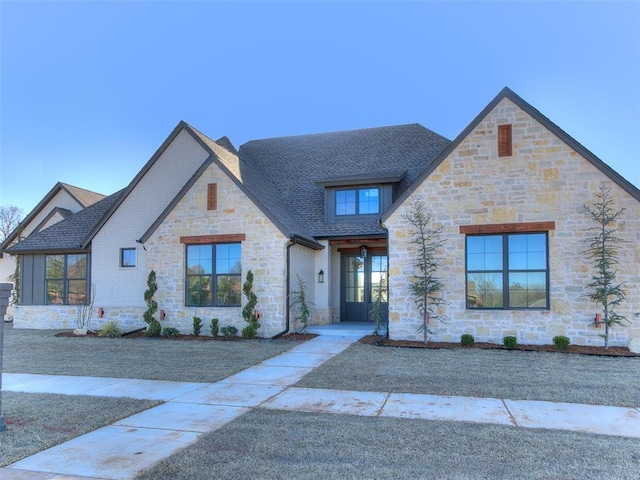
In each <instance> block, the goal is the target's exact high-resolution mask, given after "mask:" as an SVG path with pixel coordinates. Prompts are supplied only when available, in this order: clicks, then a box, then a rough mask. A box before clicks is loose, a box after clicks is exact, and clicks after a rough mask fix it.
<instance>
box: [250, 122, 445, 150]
mask: <svg viewBox="0 0 640 480" xmlns="http://www.w3.org/2000/svg"><path fill="white" fill-rule="evenodd" d="M415 126H417V127H421V128H424V129H425V130H429V131H430V132H433V130H430V129H428V128H427V127H425V126H424V125H421V124H420V123H418V122H413V123H402V124H399V125H382V126H378V127H363V128H349V129H343V130H332V131H329V132H314V133H302V134H299V135H284V136H279V137H266V138H255V139H251V140H248V141H247V142H245V143H243V144H242V145H240V148H242V147H243V146H244V145H247V144H249V143H253V142H262V141H270V140H284V139H292V138H303V137H319V136H322V135H337V134H341V133H342V134H343V133H356V132H362V133H364V132H370V131H374V130H388V129H394V128H401V127H415ZM433 133H436V132H433ZM436 134H437V133H436ZM437 135H439V134H437ZM443 138H444V137H443Z"/></svg>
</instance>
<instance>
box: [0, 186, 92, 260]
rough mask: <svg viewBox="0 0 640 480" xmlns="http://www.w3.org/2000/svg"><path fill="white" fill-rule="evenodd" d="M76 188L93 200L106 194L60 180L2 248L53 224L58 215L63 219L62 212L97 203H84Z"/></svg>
mask: <svg viewBox="0 0 640 480" xmlns="http://www.w3.org/2000/svg"><path fill="white" fill-rule="evenodd" d="M76 190H77V191H82V192H84V194H85V197H86V198H85V200H87V201H88V199H89V198H90V197H91V199H92V200H96V199H97V201H99V200H101V199H103V198H104V195H101V194H99V193H95V192H90V191H88V190H83V189H78V188H77V187H73V186H71V185H67V184H65V183H61V182H58V183H56V184H55V185H54V186H53V188H52V189H51V190H49V192H48V193H47V194H46V195H45V196H44V197H43V198H42V200H41V201H40V202H39V203H38V205H36V206H35V207H34V208H33V210H31V212H29V213H28V214H27V216H26V217H25V218H24V219H23V220H22V222H20V225H18V227H17V228H16V229H15V230H14V231H13V233H12V234H11V235H9V236H8V237H7V239H6V240H5V242H4V243H3V244H2V245H0V249H4V248H7V247H8V246H9V245H11V244H12V243H13V242H15V240H16V239H17V238H18V237H23V238H25V237H28V236H29V235H32V234H34V233H37V232H39V231H41V230H43V228H46V227H45V225H46V226H51V225H53V223H54V222H52V221H51V218H52V217H56V218H58V219H59V220H61V219H63V218H60V215H61V216H62V217H65V215H66V214H65V213H61V212H69V213H77V212H79V211H80V210H82V209H84V208H85V207H87V206H89V205H91V204H93V203H95V202H93V203H89V204H88V205H85V204H83V203H82V202H81V201H80V200H79V199H78V198H77V196H76V195H73V194H72V192H76V193H77V191H76ZM58 209H59V210H58ZM66 216H68V215H66ZM65 218H66V217H65Z"/></svg>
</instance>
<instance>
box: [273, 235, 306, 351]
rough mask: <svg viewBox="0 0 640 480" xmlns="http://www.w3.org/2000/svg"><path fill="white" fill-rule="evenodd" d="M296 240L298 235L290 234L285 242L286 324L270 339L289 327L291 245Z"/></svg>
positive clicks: (295, 242) (282, 333) (275, 337)
mask: <svg viewBox="0 0 640 480" xmlns="http://www.w3.org/2000/svg"><path fill="white" fill-rule="evenodd" d="M297 243H299V242H298V237H297V236H296V235H292V236H291V238H290V239H289V243H288V244H287V275H286V277H287V278H286V282H287V285H286V288H285V290H286V293H285V298H286V299H287V306H286V307H285V312H286V313H285V319H286V324H285V327H284V330H283V331H281V332H280V333H276V334H275V335H274V336H273V337H271V339H272V340H275V339H277V338H279V337H281V336H282V335H284V334H286V333H288V332H289V327H290V326H291V281H290V280H291V247H293V246H294V245H296V244H297Z"/></svg>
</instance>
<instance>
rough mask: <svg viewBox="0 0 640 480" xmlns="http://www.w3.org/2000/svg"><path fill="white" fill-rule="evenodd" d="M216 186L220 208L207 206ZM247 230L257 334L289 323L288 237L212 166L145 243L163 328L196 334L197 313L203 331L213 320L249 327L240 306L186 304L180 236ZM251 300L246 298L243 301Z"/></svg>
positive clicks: (245, 251)
mask: <svg viewBox="0 0 640 480" xmlns="http://www.w3.org/2000/svg"><path fill="white" fill-rule="evenodd" d="M209 183H216V184H217V198H218V202H217V203H218V204H217V210H207V185H208V184H209ZM224 234H244V235H245V236H246V239H245V241H243V242H242V282H243V283H244V280H245V278H246V272H247V271H248V270H251V271H252V272H253V275H254V292H255V294H256V295H257V297H258V304H257V306H256V308H257V310H258V311H259V312H260V314H261V318H260V323H261V325H262V326H261V328H260V330H259V331H258V335H259V336H262V337H269V336H272V335H275V334H276V333H279V332H280V331H282V330H283V329H284V326H285V307H286V300H285V275H286V272H285V270H286V257H285V256H286V245H287V244H288V239H287V238H286V237H285V236H284V235H283V234H282V233H281V232H280V231H279V230H278V229H277V228H276V227H275V226H274V225H273V223H272V222H271V221H270V220H269V219H268V218H266V217H265V215H264V214H263V213H262V212H261V211H260V210H259V209H258V208H257V207H256V206H255V205H254V204H253V203H252V202H251V201H250V200H249V199H248V198H247V197H246V196H245V194H244V193H243V192H242V191H241V190H240V188H238V186H237V185H236V184H235V183H234V182H233V181H232V180H231V179H230V178H229V177H227V175H225V174H224V173H223V172H221V171H220V170H219V168H218V167H217V166H216V165H215V164H212V165H210V166H209V168H208V169H207V170H206V171H205V172H204V173H203V174H202V176H201V177H200V178H199V179H198V181H197V182H196V183H195V184H194V185H193V186H192V187H191V189H190V190H189V192H187V194H186V195H185V196H184V197H183V198H182V199H181V200H180V202H179V203H178V204H177V205H176V207H175V208H174V209H173V211H172V212H171V213H170V214H169V215H168V216H167V218H166V219H165V220H164V222H162V224H161V225H160V226H159V227H158V229H157V230H156V231H155V232H154V233H153V235H152V236H151V238H150V239H149V240H148V241H147V243H146V244H145V248H146V249H147V271H149V270H152V269H153V270H155V272H156V275H157V282H158V291H157V293H156V296H155V299H156V301H157V302H158V308H159V309H163V310H164V311H165V312H166V318H165V320H164V321H163V322H162V325H163V326H166V327H175V328H177V329H178V330H180V332H181V333H191V331H192V322H193V317H194V316H198V317H200V318H201V319H202V321H203V329H202V334H209V322H210V321H211V319H212V318H218V319H219V321H220V326H221V327H222V326H226V325H232V326H235V327H236V328H238V331H239V332H240V331H242V328H243V327H244V326H246V323H245V322H244V319H243V318H242V308H241V307H186V306H185V256H186V248H185V245H184V244H181V243H180V237H181V236H195V235H224ZM245 301H246V299H245V298H244V295H243V297H242V304H243V305H244V303H245Z"/></svg>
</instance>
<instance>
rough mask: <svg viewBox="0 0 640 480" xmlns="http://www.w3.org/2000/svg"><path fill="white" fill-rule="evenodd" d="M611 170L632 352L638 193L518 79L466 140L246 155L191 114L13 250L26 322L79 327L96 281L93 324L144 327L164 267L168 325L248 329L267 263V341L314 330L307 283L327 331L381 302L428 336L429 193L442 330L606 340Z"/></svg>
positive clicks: (392, 331)
mask: <svg viewBox="0 0 640 480" xmlns="http://www.w3.org/2000/svg"><path fill="white" fill-rule="evenodd" d="M602 182H604V183H605V184H606V185H607V186H608V187H609V188H610V189H611V191H612V193H613V196H614V197H615V199H616V202H617V204H618V206H619V207H624V208H625V209H626V211H625V215H624V217H623V219H622V220H621V221H620V222H618V225H617V227H618V229H619V234H620V236H622V237H624V238H625V239H626V240H628V242H627V243H625V244H624V245H623V246H622V247H621V249H620V256H621V261H620V265H619V267H620V268H619V272H618V275H619V279H620V280H621V281H625V282H626V288H627V300H628V301H627V302H626V303H625V304H623V305H622V306H621V307H620V308H619V313H621V314H622V315H625V316H626V317H627V319H628V320H629V321H630V325H629V326H628V327H627V328H620V327H616V328H614V329H613V331H612V336H611V344H612V345H626V343H627V342H628V340H629V339H630V338H631V337H638V336H640V318H638V316H636V315H635V312H636V311H638V310H640V308H639V306H638V305H637V303H636V302H637V299H638V298H640V295H639V294H640V272H639V270H638V268H637V266H638V265H639V262H640V252H639V249H638V244H639V241H640V191H639V190H638V189H637V188H636V187H634V186H633V185H631V184H630V183H629V182H627V181H626V180H625V179H624V178H622V177H621V176H620V175H618V174H617V173H615V172H614V171H613V170H612V169H611V168H610V167H608V166H607V165H606V164H604V163H603V162H602V161H601V160H599V159H598V158H597V157H595V156H594V155H593V154H592V153H590V152H589V151H588V150H586V149H585V148H584V147H583V146H581V145H580V144H579V143H578V142H576V141H575V140H573V139H572V138H571V137H569V136H568V135H567V134H566V133H565V132H563V131H562V130H561V129H560V128H558V127H557V126H556V125H554V124H553V123H552V122H551V121H549V120H548V119H547V118H546V117H544V116H543V115H542V114H541V113H540V112H538V111H537V110H535V109H534V108H533V107H531V106H530V105H529V104H528V103H526V102H525V101H524V100H522V99H521V98H520V97H518V96H517V95H516V94H514V93H513V92H512V91H511V90H509V89H507V88H505V89H504V90H503V91H502V92H500V93H499V94H498V96H497V97H496V98H495V99H494V100H493V101H492V102H491V103H490V104H489V105H488V106H487V107H486V108H485V109H484V110H483V111H482V112H481V113H480V114H479V115H478V117H476V119H474V120H473V121H472V122H471V124H470V125H469V126H468V127H467V128H466V129H465V130H464V131H463V132H462V133H461V134H460V135H459V136H458V137H457V138H456V139H455V140H453V141H449V140H447V139H446V138H444V137H442V136H440V135H438V134H436V133H434V132H432V131H430V130H428V129H426V128H424V127H422V126H420V125H417V124H413V125H402V126H395V127H382V128H371V129H364V130H354V131H343V132H333V133H326V134H316V135H303V136H295V137H285V138H274V139H266V140H254V141H250V142H248V143H246V144H244V145H242V146H241V147H240V148H239V150H236V149H235V148H234V147H233V145H232V144H231V142H230V141H229V140H228V139H227V138H225V137H223V138H221V139H218V140H217V141H214V140H211V139H210V138H208V137H206V136H205V135H203V134H202V133H200V132H199V131H197V130H196V129H194V128H193V127H191V126H189V125H188V124H186V123H183V122H181V123H180V124H178V126H177V127H176V128H175V129H174V131H173V132H172V133H171V134H170V135H169V137H168V138H167V140H166V141H165V142H164V143H163V144H162V145H161V147H160V148H159V149H158V151H157V152H156V153H155V154H154V155H153V156H152V157H151V159H150V160H149V161H148V162H147V164H146V165H145V166H144V167H143V169H142V170H141V171H140V173H139V174H138V175H137V176H136V177H135V178H134V179H133V180H132V182H131V183H130V184H129V186H128V187H127V188H126V189H124V190H123V191H121V192H118V193H116V194H114V195H112V196H110V197H107V198H105V199H104V200H102V201H100V202H98V203H96V204H94V205H93V206H91V207H89V208H87V209H85V210H83V211H81V212H79V213H76V214H74V215H72V216H70V217H69V218H67V219H65V220H64V221H61V222H59V223H58V224H56V225H54V226H52V227H49V228H47V229H46V230H44V231H42V232H40V233H38V234H35V235H32V236H30V237H29V238H27V239H26V240H24V241H22V242H20V243H19V244H18V245H15V246H13V247H11V248H9V249H8V251H9V252H12V253H19V254H20V255H21V257H20V258H21V261H22V268H23V273H22V276H21V279H22V289H21V296H22V298H21V304H20V306H19V307H17V308H16V309H15V313H14V318H15V320H14V321H15V326H16V327H19V328H72V327H74V326H75V325H74V322H75V318H76V314H75V312H76V310H77V309H76V308H75V307H74V306H73V305H74V304H76V303H83V302H89V301H90V300H89V297H90V295H91V294H92V293H93V294H94V297H93V298H92V299H91V302H93V305H94V311H95V312H96V313H95V316H94V317H97V316H98V314H97V312H101V314H102V316H101V318H96V324H99V323H102V322H104V321H106V320H117V321H119V322H120V323H121V325H122V326H123V327H125V328H126V329H134V328H139V327H142V326H144V323H143V321H142V313H143V312H144V310H145V303H144V300H143V296H144V291H145V289H146V279H147V275H148V273H149V271H150V270H154V271H155V272H156V274H157V282H158V287H159V288H158V291H157V293H156V296H155V299H156V300H157V302H158V304H159V309H160V312H159V317H160V318H161V319H162V322H163V324H164V325H166V326H173V327H177V328H178V329H180V330H181V331H182V332H184V333H187V332H189V331H190V330H191V324H192V317H193V316H198V317H200V318H202V319H203V320H205V322H206V323H208V320H209V319H211V318H218V319H219V320H220V324H221V325H235V326H236V327H238V328H239V329H240V328H241V327H242V326H243V320H242V315H241V306H242V305H243V303H244V301H245V299H244V298H243V296H242V289H241V286H242V283H243V282H244V279H245V275H246V272H247V271H248V270H251V271H252V272H253V274H254V291H255V293H256V295H257V297H258V304H257V310H258V311H259V312H260V323H261V324H262V327H261V330H260V332H259V334H260V335H262V336H273V335H276V334H278V333H281V332H284V331H287V330H293V329H295V328H298V327H299V325H296V324H295V322H294V320H293V319H294V318H295V312H292V311H290V307H289V305H290V300H291V295H292V293H293V292H295V291H296V290H298V289H299V288H300V287H299V283H298V278H300V279H301V280H302V281H303V282H304V284H305V285H306V293H307V297H308V300H309V302H310V303H311V304H312V305H313V323H316V324H321V323H333V322H341V321H367V320H369V316H370V312H371V307H372V304H373V303H374V301H375V299H376V296H377V295H380V294H381V295H382V300H383V307H384V312H385V314H386V313H387V311H388V318H389V335H390V337H391V338H394V339H409V340H413V339H419V338H421V335H420V334H419V333H418V328H419V327H420V325H421V316H420V314H419V312H418V311H417V308H416V306H415V303H414V301H413V298H412V296H411V293H410V291H409V287H408V284H409V282H410V281H411V277H412V275H413V274H414V273H416V272H415V269H414V267H413V264H414V257H413V256H412V253H411V252H412V248H413V247H412V245H411V244H410V240H411V227H410V226H409V225H408V223H407V221H406V220H405V217H404V215H403V214H404V213H405V212H407V209H408V208H410V205H411V203H412V201H413V200H414V199H415V198H419V199H422V200H424V202H425V203H426V205H427V207H428V209H429V210H430V211H431V212H432V214H433V217H434V221H435V223H436V224H437V225H439V226H441V227H442V228H443V232H444V233H443V238H444V239H445V240H446V245H445V247H444V248H443V251H442V254H443V258H444V261H443V265H442V268H441V269H440V271H439V275H440V277H441V278H442V280H443V282H444V284H445V289H444V297H445V300H446V302H447V304H446V306H445V308H444V311H443V313H444V315H445V319H444V322H432V324H431V325H430V329H431V330H432V331H433V338H434V340H437V341H438V340H440V341H459V340H460V335H461V334H463V333H471V334H473V335H474V336H475V338H476V340H477V341H492V342H500V341H501V339H502V337H503V336H504V335H509V334H513V335H517V337H518V341H519V342H520V343H525V344H526V343H547V344H548V343H551V338H552V337H553V336H555V335H566V336H568V337H570V339H571V341H572V343H574V344H600V343H601V341H602V340H601V339H600V338H599V334H600V333H601V330H598V329H597V328H596V327H595V326H594V322H593V319H594V314H595V312H596V310H597V308H596V306H595V305H594V304H592V303H591V302H590V301H589V300H588V298H586V297H585V289H584V285H585V284H586V283H587V282H588V281H589V279H590V276H591V271H590V267H589V264H588V262H587V261H586V260H585V258H584V255H582V254H581V253H580V252H581V251H583V250H584V248H585V246H584V243H583V242H582V240H583V239H584V238H585V236H586V233H585V229H586V228H588V227H590V226H591V224H590V222H589V220H588V219H587V217H586V216H585V215H584V213H583V212H582V211H581V206H582V204H584V203H589V202H591V201H593V199H594V194H595V192H597V191H598V188H599V185H600V184H601V183H602ZM495 258H499V259H500V260H499V261H498V262H497V263H495V264H490V263H491V262H490V260H491V259H495ZM517 262H518V263H517ZM387 283H388V285H387ZM90 285H91V286H92V287H93V288H91V287H90ZM505 285H506V288H504V287H503V286H505ZM387 286H388V291H387ZM516 290H517V291H516ZM95 326H97V325H94V327H95Z"/></svg>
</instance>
